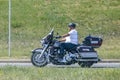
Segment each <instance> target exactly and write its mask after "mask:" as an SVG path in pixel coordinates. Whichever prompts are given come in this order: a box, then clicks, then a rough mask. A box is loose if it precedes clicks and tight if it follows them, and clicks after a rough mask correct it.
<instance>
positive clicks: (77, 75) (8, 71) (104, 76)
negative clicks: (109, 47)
mask: <svg viewBox="0 0 120 80" xmlns="http://www.w3.org/2000/svg"><path fill="white" fill-rule="evenodd" d="M119 74H120V69H117V68H116V69H115V68H107V69H106V68H99V69H97V68H96V69H93V68H35V67H26V68H25V67H10V66H8V67H1V68H0V80H120V77H119Z"/></svg>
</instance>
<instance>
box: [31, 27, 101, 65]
mask: <svg viewBox="0 0 120 80" xmlns="http://www.w3.org/2000/svg"><path fill="white" fill-rule="evenodd" d="M59 38H60V37H59V36H58V35H57V36H54V29H52V30H51V31H50V33H49V34H48V35H47V36H45V37H44V38H43V39H42V40H41V44H42V48H36V49H34V50H32V56H31V62H32V64H33V65H34V66H37V67H44V66H46V65H47V64H50V63H52V64H53V65H71V64H75V63H78V64H79V65H80V66H81V67H91V66H92V65H93V64H94V63H97V62H99V61H100V59H99V56H98V53H97V51H95V48H99V47H100V46H101V45H102V41H103V40H102V38H100V37H93V36H91V35H89V36H87V37H86V38H85V39H84V41H83V43H82V44H78V45H76V46H75V47H73V48H71V49H70V50H65V51H64V53H65V55H64V57H63V60H62V61H60V60H59V55H58V54H60V41H59V40H58V39H59ZM52 48H54V49H53V50H54V51H53V53H51V50H52Z"/></svg>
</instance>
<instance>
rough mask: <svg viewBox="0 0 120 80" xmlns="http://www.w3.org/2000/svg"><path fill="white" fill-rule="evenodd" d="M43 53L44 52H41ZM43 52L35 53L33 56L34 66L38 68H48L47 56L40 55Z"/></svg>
mask: <svg viewBox="0 0 120 80" xmlns="http://www.w3.org/2000/svg"><path fill="white" fill-rule="evenodd" d="M41 52H42V50H41ZM41 52H39V53H38V52H37V53H33V54H32V56H31V62H32V64H33V65H34V66H37V67H43V66H46V65H47V63H48V62H47V58H46V56H45V55H42V56H41V57H40V54H41Z"/></svg>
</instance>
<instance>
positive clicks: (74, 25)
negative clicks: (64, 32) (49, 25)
mask: <svg viewBox="0 0 120 80" xmlns="http://www.w3.org/2000/svg"><path fill="white" fill-rule="evenodd" d="M68 27H69V28H73V29H74V28H75V27H76V24H75V23H69V24H68Z"/></svg>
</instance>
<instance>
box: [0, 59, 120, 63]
mask: <svg viewBox="0 0 120 80" xmlns="http://www.w3.org/2000/svg"><path fill="white" fill-rule="evenodd" d="M0 63H31V60H30V59H0ZM99 63H120V59H101V61H100V62H99Z"/></svg>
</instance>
